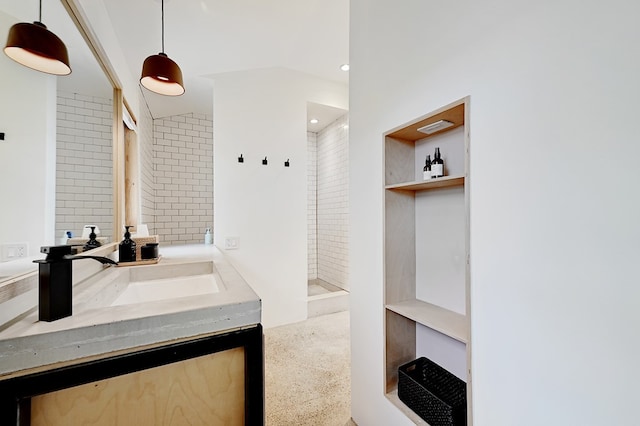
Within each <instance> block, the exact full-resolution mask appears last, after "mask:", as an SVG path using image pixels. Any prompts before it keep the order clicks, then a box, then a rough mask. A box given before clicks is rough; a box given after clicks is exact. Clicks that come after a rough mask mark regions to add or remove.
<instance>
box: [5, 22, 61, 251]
mask: <svg viewBox="0 0 640 426" xmlns="http://www.w3.org/2000/svg"><path fill="white" fill-rule="evenodd" d="M14 23H15V19H14V18H12V17H10V16H8V15H6V14H4V13H1V12H0V34H7V33H8V31H9V28H10V26H11V25H13V24H14ZM0 74H1V75H2V79H0V93H1V94H2V99H3V102H1V103H0V132H3V133H4V134H5V139H4V140H3V141H0V174H1V175H2V177H3V179H0V199H1V200H2V206H3V207H2V209H0V244H4V243H22V242H27V243H28V244H29V254H30V255H36V254H38V253H39V252H40V246H42V245H45V244H51V243H53V241H54V239H53V238H54V222H55V146H56V139H55V126H56V80H55V77H53V76H50V75H46V74H43V73H39V72H37V71H33V70H30V69H28V68H26V67H24V66H22V65H19V64H17V63H15V62H14V61H12V60H11V59H9V58H8V57H7V56H6V55H4V54H0Z"/></svg>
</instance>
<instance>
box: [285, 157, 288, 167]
mask: <svg viewBox="0 0 640 426" xmlns="http://www.w3.org/2000/svg"><path fill="white" fill-rule="evenodd" d="M284 166H285V167H289V159H288V158H287V161H285V162H284Z"/></svg>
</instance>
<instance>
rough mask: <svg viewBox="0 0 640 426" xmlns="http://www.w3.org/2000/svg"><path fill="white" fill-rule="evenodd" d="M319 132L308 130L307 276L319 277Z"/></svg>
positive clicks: (312, 278)
mask: <svg viewBox="0 0 640 426" xmlns="http://www.w3.org/2000/svg"><path fill="white" fill-rule="evenodd" d="M317 138H318V134H317V133H314V132H307V278H308V279H309V280H315V279H316V278H318V217H317V213H318V208H317V202H318V200H317V197H318V161H317V157H318V155H317V154H318V144H317V141H316V140H317Z"/></svg>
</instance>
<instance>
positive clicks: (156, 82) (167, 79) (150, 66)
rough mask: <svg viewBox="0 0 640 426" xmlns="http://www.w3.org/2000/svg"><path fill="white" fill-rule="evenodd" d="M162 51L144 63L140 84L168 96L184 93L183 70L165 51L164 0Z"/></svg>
mask: <svg viewBox="0 0 640 426" xmlns="http://www.w3.org/2000/svg"><path fill="white" fill-rule="evenodd" d="M161 7H162V52H160V53H158V54H157V55H151V56H149V57H147V59H145V60H144V63H143V64H142V75H141V76H140V84H142V86H143V87H145V88H147V89H148V90H151V91H152V92H155V93H158V94H160V95H167V96H180V95H182V94H183V93H184V83H183V82H182V71H181V70H180V67H179V66H178V64H176V63H175V62H174V61H172V60H171V59H170V58H169V57H168V56H167V55H166V53H164V0H162V6H161Z"/></svg>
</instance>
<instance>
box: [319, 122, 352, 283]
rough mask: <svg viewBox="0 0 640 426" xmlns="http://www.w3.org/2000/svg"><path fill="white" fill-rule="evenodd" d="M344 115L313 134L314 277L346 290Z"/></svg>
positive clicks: (346, 145)
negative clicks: (315, 210) (314, 139)
mask: <svg viewBox="0 0 640 426" xmlns="http://www.w3.org/2000/svg"><path fill="white" fill-rule="evenodd" d="M348 122H349V121H348V116H347V115H346V114H345V115H343V116H342V117H340V118H338V119H336V120H335V121H333V122H332V123H330V124H329V125H328V126H327V127H325V128H324V129H322V130H321V131H320V132H318V136H317V169H318V177H317V227H318V229H317V240H318V244H317V257H318V278H320V279H321V280H323V281H326V282H328V283H330V284H333V285H335V286H338V287H340V288H342V289H345V290H349V274H348V269H349V244H348V242H349V230H348V225H349V130H348V128H345V126H346V125H347V123H348Z"/></svg>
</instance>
